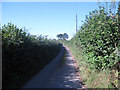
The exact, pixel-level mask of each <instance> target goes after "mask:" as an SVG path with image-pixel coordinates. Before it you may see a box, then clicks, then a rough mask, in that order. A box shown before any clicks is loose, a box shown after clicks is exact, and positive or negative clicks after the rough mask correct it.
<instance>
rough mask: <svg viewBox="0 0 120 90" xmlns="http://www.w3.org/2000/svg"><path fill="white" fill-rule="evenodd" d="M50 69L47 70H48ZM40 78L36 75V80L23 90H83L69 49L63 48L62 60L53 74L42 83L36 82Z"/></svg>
mask: <svg viewBox="0 0 120 90" xmlns="http://www.w3.org/2000/svg"><path fill="white" fill-rule="evenodd" d="M49 69H50V68H48V70H49ZM40 77H41V76H40V75H39V74H38V75H37V77H36V80H35V79H34V80H31V81H30V82H29V83H30V84H29V83H28V84H27V85H26V86H24V87H23V88H84V86H82V82H81V79H80V76H79V74H78V68H77V64H76V62H75V60H74V59H73V57H72V55H71V53H70V50H69V48H67V47H65V55H64V59H62V60H61V61H60V63H59V64H58V65H57V67H56V68H55V69H54V70H53V72H52V73H51V74H50V75H49V76H48V77H47V78H45V80H44V82H41V81H40V80H38V79H39V78H40Z"/></svg>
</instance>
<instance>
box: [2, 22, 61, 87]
mask: <svg viewBox="0 0 120 90" xmlns="http://www.w3.org/2000/svg"><path fill="white" fill-rule="evenodd" d="M1 32H2V67H3V68H2V70H3V84H2V85H3V88H9V87H12V88H14V87H17V88H19V87H21V86H22V85H23V84H24V83H26V81H27V80H29V79H30V78H31V77H32V76H34V75H35V74H36V73H38V72H39V71H40V69H42V68H43V67H44V66H45V65H46V64H48V63H49V62H50V61H51V60H52V59H53V58H54V57H55V56H56V55H57V54H58V52H59V51H60V48H61V45H60V43H59V42H57V41H56V40H50V39H47V37H44V36H41V35H40V36H35V35H30V34H28V33H27V32H26V30H25V29H19V28H17V26H15V25H14V24H11V23H8V25H4V26H2V29H1Z"/></svg>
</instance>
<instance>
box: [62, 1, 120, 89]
mask: <svg viewBox="0 0 120 90" xmlns="http://www.w3.org/2000/svg"><path fill="white" fill-rule="evenodd" d="M113 6H114V2H113V3H111V6H110V9H109V10H106V9H105V6H104V5H103V6H102V5H100V6H99V11H98V10H94V11H92V12H90V13H89V16H88V15H86V19H85V22H84V24H83V25H82V26H81V28H80V29H79V31H78V32H77V33H76V35H75V36H74V37H73V38H72V39H71V40H70V41H65V40H63V41H62V42H63V43H64V44H65V45H67V46H69V47H70V48H71V51H72V52H73V54H74V55H75V57H76V60H78V62H79V67H80V74H81V77H82V78H83V81H84V82H85V84H86V85H87V87H88V88H111V87H115V88H116V87H118V67H119V63H120V57H119V54H116V52H119V49H120V38H119V37H120V31H119V14H118V12H120V10H119V9H118V11H117V13H115V12H114V8H113V9H112V7H113ZM118 7H119V8H120V5H119V6H118Z"/></svg>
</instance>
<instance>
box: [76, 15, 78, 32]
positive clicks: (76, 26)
mask: <svg viewBox="0 0 120 90" xmlns="http://www.w3.org/2000/svg"><path fill="white" fill-rule="evenodd" d="M77 31H78V30H77V14H76V33H77Z"/></svg>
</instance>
